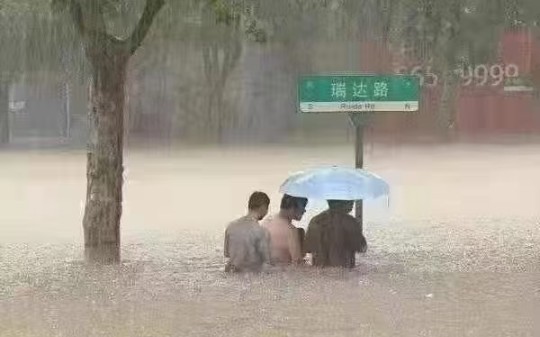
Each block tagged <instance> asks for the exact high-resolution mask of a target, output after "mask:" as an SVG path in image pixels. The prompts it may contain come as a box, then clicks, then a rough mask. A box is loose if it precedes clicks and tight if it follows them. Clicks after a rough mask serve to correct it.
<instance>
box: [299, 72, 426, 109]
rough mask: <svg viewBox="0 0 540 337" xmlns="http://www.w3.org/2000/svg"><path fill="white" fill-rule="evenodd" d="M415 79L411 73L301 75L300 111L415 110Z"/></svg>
mask: <svg viewBox="0 0 540 337" xmlns="http://www.w3.org/2000/svg"><path fill="white" fill-rule="evenodd" d="M419 98H420V84H419V79H418V77H416V76H413V75H388V76H376V75H331V76H302V77H300V79H299V81H298V108H299V110H300V112H370V111H374V112H377V111H418V105H419Z"/></svg>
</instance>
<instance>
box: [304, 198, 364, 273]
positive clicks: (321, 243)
mask: <svg viewBox="0 0 540 337" xmlns="http://www.w3.org/2000/svg"><path fill="white" fill-rule="evenodd" d="M328 206H329V209H328V210H326V211H324V212H322V213H320V214H318V215H316V216H315V217H314V218H313V219H312V220H311V222H310V223H309V225H308V229H307V232H306V239H305V250H306V252H307V253H311V254H312V256H313V265H314V266H319V267H344V268H353V267H354V266H355V253H356V252H365V251H366V249H367V243H366V239H365V237H364V236H363V235H362V232H361V230H360V224H359V223H358V221H357V220H356V219H355V218H354V217H353V216H351V215H350V214H349V213H350V212H351V211H352V209H353V206H354V202H353V201H340V200H328Z"/></svg>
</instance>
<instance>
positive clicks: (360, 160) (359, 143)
mask: <svg viewBox="0 0 540 337" xmlns="http://www.w3.org/2000/svg"><path fill="white" fill-rule="evenodd" d="M355 128H356V140H355V145H354V152H355V167H356V168H363V167H364V125H363V123H356V125H355ZM354 213H355V216H356V219H357V220H358V222H359V223H360V231H361V232H362V234H363V233H364V223H363V202H362V200H358V201H356V205H355V211H354Z"/></svg>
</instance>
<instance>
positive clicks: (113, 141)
mask: <svg viewBox="0 0 540 337" xmlns="http://www.w3.org/2000/svg"><path fill="white" fill-rule="evenodd" d="M109 52H110V51H109ZM127 60H128V58H127V57H126V56H123V55H115V56H112V57H101V58H95V59H94V60H93V61H94V62H92V65H93V72H94V76H93V80H92V87H91V93H90V101H91V108H90V111H89V121H90V129H91V134H90V140H89V144H88V154H87V160H88V161H87V194H86V208H85V213H84V219H83V228H84V242H85V257H86V259H87V261H89V262H98V263H115V262H118V261H119V260H120V216H121V214H122V183H123V181H122V173H123V136H124V100H125V96H124V86H125V75H126V67H127Z"/></svg>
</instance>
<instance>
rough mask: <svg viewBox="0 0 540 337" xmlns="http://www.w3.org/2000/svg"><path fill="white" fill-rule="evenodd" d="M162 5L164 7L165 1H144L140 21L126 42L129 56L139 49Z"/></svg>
mask: <svg viewBox="0 0 540 337" xmlns="http://www.w3.org/2000/svg"><path fill="white" fill-rule="evenodd" d="M163 5H165V0H146V5H145V6H144V11H143V14H142V16H141V19H140V20H139V22H138V23H137V26H136V27H135V29H134V30H133V32H132V33H131V36H130V37H129V38H128V39H127V40H126V43H127V48H128V52H129V54H134V53H135V51H137V49H139V47H140V46H141V44H142V42H143V40H144V38H145V37H146V35H147V34H148V31H149V30H150V27H151V26H152V22H153V21H154V18H155V16H156V15H157V13H158V12H159V11H160V10H161V8H162V7H163Z"/></svg>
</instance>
